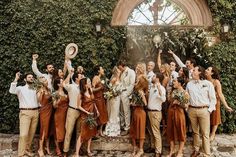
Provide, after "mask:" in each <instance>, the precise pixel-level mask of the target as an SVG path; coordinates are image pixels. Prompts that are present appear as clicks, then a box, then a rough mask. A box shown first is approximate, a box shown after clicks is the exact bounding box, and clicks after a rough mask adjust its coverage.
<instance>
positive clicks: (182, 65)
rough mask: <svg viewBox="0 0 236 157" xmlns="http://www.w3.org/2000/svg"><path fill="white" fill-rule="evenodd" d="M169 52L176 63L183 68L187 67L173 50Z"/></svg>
mask: <svg viewBox="0 0 236 157" xmlns="http://www.w3.org/2000/svg"><path fill="white" fill-rule="evenodd" d="M168 53H169V54H171V55H172V56H173V57H174V59H175V61H176V63H177V64H178V65H179V66H180V67H181V68H182V67H186V65H185V64H184V63H183V62H182V61H181V60H180V58H179V57H178V56H176V55H175V53H174V52H173V51H171V50H169V51H168Z"/></svg>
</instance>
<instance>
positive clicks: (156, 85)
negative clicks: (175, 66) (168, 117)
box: [147, 73, 166, 157]
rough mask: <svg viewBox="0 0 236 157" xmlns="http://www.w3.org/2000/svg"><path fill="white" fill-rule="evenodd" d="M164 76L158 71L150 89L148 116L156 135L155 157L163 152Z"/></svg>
mask: <svg viewBox="0 0 236 157" xmlns="http://www.w3.org/2000/svg"><path fill="white" fill-rule="evenodd" d="M163 79H164V76H163V75H162V74H161V73H156V74H155V75H154V76H153V78H152V83H153V84H152V85H151V88H150V91H149V99H148V106H147V107H148V117H149V121H150V125H151V129H152V133H153V136H154V141H155V142H154V145H155V153H156V155H155V157H160V156H161V152H162V141H161V133H160V123H161V119H162V113H161V109H162V103H163V102H165V101H166V90H165V88H164V87H163V86H162V85H161V82H162V81H163Z"/></svg>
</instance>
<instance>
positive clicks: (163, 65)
mask: <svg viewBox="0 0 236 157" xmlns="http://www.w3.org/2000/svg"><path fill="white" fill-rule="evenodd" d="M162 68H163V69H164V70H165V71H164V73H163V75H164V76H165V77H170V74H171V72H170V65H169V64H167V63H165V64H162V65H161V69H162Z"/></svg>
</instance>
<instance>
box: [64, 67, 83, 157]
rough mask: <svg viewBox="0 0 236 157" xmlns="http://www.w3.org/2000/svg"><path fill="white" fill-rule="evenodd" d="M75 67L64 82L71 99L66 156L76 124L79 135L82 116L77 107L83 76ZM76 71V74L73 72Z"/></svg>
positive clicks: (65, 146) (66, 126)
mask: <svg viewBox="0 0 236 157" xmlns="http://www.w3.org/2000/svg"><path fill="white" fill-rule="evenodd" d="M73 70H74V69H73V68H72V69H70V71H69V74H68V76H67V78H66V79H65V80H64V82H63V86H64V88H65V89H66V90H67V92H68V96H69V99H70V102H69V108H68V110H67V116H66V125H65V128H66V134H65V141H64V148H63V151H64V157H66V156H67V155H68V151H69V149H70V141H71V136H72V133H73V130H74V127H75V125H76V137H79V131H80V129H79V127H80V125H79V123H80V122H79V116H80V111H79V109H78V107H77V102H78V99H80V97H79V94H80V89H79V82H80V80H81V79H82V78H83V75H82V74H79V73H78V72H75V73H74V71H73ZM73 73H74V74H73ZM71 77H72V80H73V81H74V83H72V84H70V83H69V82H70V78H71Z"/></svg>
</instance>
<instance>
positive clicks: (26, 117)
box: [18, 110, 39, 156]
mask: <svg viewBox="0 0 236 157" xmlns="http://www.w3.org/2000/svg"><path fill="white" fill-rule="evenodd" d="M19 119H20V136H19V143H18V156H23V155H24V154H25V151H29V150H30V147H31V143H32V141H33V138H34V135H35V131H36V128H37V125H38V119H39V111H38V110H21V111H20V114H19Z"/></svg>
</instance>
